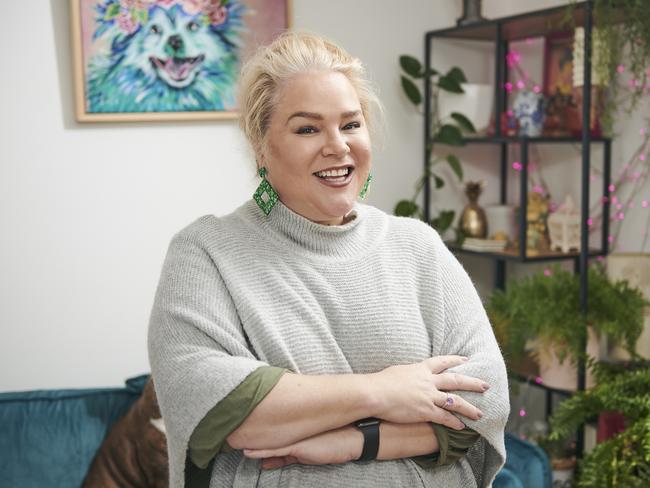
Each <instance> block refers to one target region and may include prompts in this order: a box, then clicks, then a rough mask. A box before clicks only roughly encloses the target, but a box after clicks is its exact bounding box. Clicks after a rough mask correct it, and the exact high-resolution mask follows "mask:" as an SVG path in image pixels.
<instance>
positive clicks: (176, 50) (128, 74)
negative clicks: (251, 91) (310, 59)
mask: <svg viewBox="0 0 650 488" xmlns="http://www.w3.org/2000/svg"><path fill="white" fill-rule="evenodd" d="M289 2H290V0H71V13H72V19H73V29H72V34H73V36H72V37H73V48H74V53H75V79H76V102H77V107H76V108H77V120H79V121H83V122H85V121H128V120H183V119H185V120H192V119H216V118H231V117H235V116H236V112H237V107H236V100H235V90H236V85H237V77H238V73H239V69H240V65H241V60H242V59H244V58H245V57H246V55H248V54H249V53H250V52H252V51H253V50H254V49H255V48H256V47H257V46H259V45H261V44H266V43H268V42H270V41H272V40H273V39H274V38H275V37H276V36H277V35H279V34H280V33H282V32H283V31H284V30H286V29H287V28H289V27H290V23H289V18H290V4H289Z"/></svg>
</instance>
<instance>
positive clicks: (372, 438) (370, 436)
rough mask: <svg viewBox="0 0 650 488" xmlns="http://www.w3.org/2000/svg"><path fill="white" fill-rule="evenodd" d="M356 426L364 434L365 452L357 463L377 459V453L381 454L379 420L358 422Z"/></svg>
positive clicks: (371, 418) (367, 419)
mask: <svg viewBox="0 0 650 488" xmlns="http://www.w3.org/2000/svg"><path fill="white" fill-rule="evenodd" d="M354 425H355V427H356V428H357V429H359V430H360V431H361V432H363V451H362V452H361V457H360V458H359V459H357V462H366V461H372V460H373V459H377V453H378V452H379V419H376V418H374V417H368V418H365V419H361V420H357V421H356V422H355V423H354Z"/></svg>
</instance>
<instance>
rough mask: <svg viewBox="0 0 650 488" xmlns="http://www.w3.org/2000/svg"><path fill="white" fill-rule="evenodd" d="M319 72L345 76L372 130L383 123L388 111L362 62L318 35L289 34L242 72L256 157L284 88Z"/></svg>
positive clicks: (246, 121)
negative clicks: (300, 76)
mask: <svg viewBox="0 0 650 488" xmlns="http://www.w3.org/2000/svg"><path fill="white" fill-rule="evenodd" d="M317 69H320V70H330V71H336V72H339V73H342V74H344V75H345V76H346V77H347V79H348V80H349V81H350V83H351V84H352V86H353V87H354V88H355V90H356V92H357V96H358V97H359V102H360V104H361V110H362V112H363V116H364V118H365V119H366V123H367V124H368V127H369V128H370V129H371V130H372V129H373V128H374V127H375V124H376V123H377V122H379V120H376V121H375V120H373V119H374V118H375V117H376V118H377V119H379V118H381V116H382V114H383V109H382V106H381V103H380V102H379V99H378V97H377V95H376V94H375V92H374V90H373V88H372V86H371V84H370V81H369V80H368V79H366V78H365V68H364V66H363V64H362V63H361V61H360V60H359V59H358V58H354V57H352V56H350V54H348V53H347V52H346V51H345V50H343V49H342V48H341V47H340V46H337V45H336V44H334V43H333V42H331V41H329V40H327V39H325V38H323V37H320V36H318V35H316V34H312V33H309V32H296V31H287V32H285V33H283V34H282V35H280V36H278V37H277V38H276V39H275V40H274V41H273V42H272V43H271V44H269V45H267V46H263V47H261V48H260V49H259V50H258V51H257V52H256V53H255V54H254V55H253V56H252V57H251V58H250V59H249V60H248V61H247V62H246V63H245V64H244V66H243V67H242V70H241V76H240V79H239V95H238V105H239V111H240V115H239V126H240V127H241V129H242V130H243V131H244V134H245V135H246V138H247V139H248V141H249V142H250V144H251V146H252V148H253V151H254V152H255V154H256V156H257V155H259V154H261V153H262V152H263V150H264V146H265V138H266V132H267V129H268V127H269V123H270V120H271V115H272V113H273V109H274V108H275V104H276V102H277V92H278V88H279V87H280V86H281V85H282V83H283V82H285V81H286V80H288V79H289V78H291V77H292V76H294V75H296V74H299V73H304V72H307V71H313V70H317Z"/></svg>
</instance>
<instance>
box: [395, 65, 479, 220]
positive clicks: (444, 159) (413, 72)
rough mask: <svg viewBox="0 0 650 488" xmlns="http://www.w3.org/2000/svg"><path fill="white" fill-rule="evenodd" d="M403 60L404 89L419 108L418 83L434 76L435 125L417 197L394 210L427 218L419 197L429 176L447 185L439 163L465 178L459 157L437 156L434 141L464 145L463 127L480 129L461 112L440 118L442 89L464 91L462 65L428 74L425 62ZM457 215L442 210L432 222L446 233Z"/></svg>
mask: <svg viewBox="0 0 650 488" xmlns="http://www.w3.org/2000/svg"><path fill="white" fill-rule="evenodd" d="M399 62H400V66H401V68H402V75H401V81H402V89H403V90H404V93H405V94H406V96H407V98H408V99H409V100H410V101H411V102H412V103H413V105H415V107H416V108H418V109H419V108H420V106H421V104H422V93H421V91H420V88H419V87H418V86H417V84H416V83H417V82H418V80H423V79H425V78H430V81H431V102H432V103H431V106H432V117H431V121H432V124H431V134H429V135H427V136H426V137H427V147H428V152H429V154H430V155H431V157H430V159H429V161H428V162H427V167H426V169H425V170H424V172H423V174H422V176H420V177H419V178H418V180H417V182H416V184H415V192H414V194H413V196H412V197H411V198H410V199H408V200H406V199H404V200H400V201H399V202H398V203H397V205H396V206H395V210H394V213H395V215H399V216H402V217H418V218H419V219H420V220H424V213H423V211H422V209H421V208H420V206H419V205H418V203H417V199H418V196H419V195H420V192H421V191H422V188H423V187H424V183H425V181H426V180H427V179H429V180H430V181H431V180H433V183H434V187H435V188H436V189H440V188H442V187H443V186H445V180H444V178H443V177H442V176H441V175H440V174H439V173H436V172H435V171H434V170H435V167H436V165H439V164H440V163H447V164H448V165H449V167H450V168H451V169H452V171H453V172H454V174H455V175H456V176H457V177H458V180H459V181H462V180H463V168H462V166H461V163H460V160H459V159H458V157H457V156H455V155H454V154H451V153H449V154H446V155H445V156H436V155H435V154H434V152H433V146H434V143H440V144H445V145H448V146H462V145H464V141H463V133H462V130H464V131H466V132H470V133H474V132H476V129H475V128H474V124H472V122H471V121H470V120H469V119H468V118H467V117H465V116H464V115H463V114H461V113H458V112H451V113H450V115H449V116H448V117H440V112H439V97H440V93H441V91H444V92H448V93H456V94H458V93H464V90H463V87H462V85H463V83H465V82H466V81H467V79H466V78H465V74H464V73H463V71H462V70H461V69H460V68H457V67H453V68H451V69H450V70H449V71H448V72H447V73H446V74H441V73H439V72H438V71H436V70H435V69H430V70H429V71H428V72H426V73H425V71H424V68H423V67H422V63H421V62H420V61H419V60H418V59H416V58H414V57H412V56H406V55H403V56H400V59H399ZM454 217H455V212H454V211H453V210H441V211H440V212H439V213H438V215H437V216H436V217H435V218H434V219H432V220H431V221H430V222H429V224H430V225H431V226H433V227H434V228H435V229H436V230H438V232H440V233H443V232H444V231H446V230H447V229H448V228H449V227H450V226H451V224H452V222H453V221H454Z"/></svg>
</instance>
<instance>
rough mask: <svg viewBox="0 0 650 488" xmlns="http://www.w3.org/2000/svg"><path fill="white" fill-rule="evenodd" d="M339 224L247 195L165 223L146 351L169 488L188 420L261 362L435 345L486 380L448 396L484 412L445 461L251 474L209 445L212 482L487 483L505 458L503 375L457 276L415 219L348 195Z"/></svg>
mask: <svg viewBox="0 0 650 488" xmlns="http://www.w3.org/2000/svg"><path fill="white" fill-rule="evenodd" d="M354 212H355V214H356V218H353V219H352V220H351V221H349V222H348V223H346V224H344V225H340V226H324V225H319V224H316V223H313V222H311V221H309V220H307V219H305V218H303V217H302V216H300V215H298V214H296V213H294V212H292V211H291V210H290V209H288V208H287V207H286V206H284V205H283V204H282V203H281V202H278V204H276V206H275V208H274V209H273V211H272V212H271V213H270V215H268V216H265V215H264V214H263V213H262V212H261V211H260V210H259V209H258V208H257V206H256V205H255V203H254V202H253V201H252V200H251V201H249V202H247V203H245V204H244V205H242V206H241V207H240V208H239V209H237V210H236V211H235V212H233V213H232V214H230V215H228V216H225V217H221V218H217V217H215V216H212V215H206V216H204V217H201V218H199V219H197V220H196V221H195V222H193V223H192V224H190V225H189V226H187V227H186V228H184V229H183V230H181V231H180V232H178V233H177V234H176V235H175V236H174V237H173V239H172V241H171V244H170V246H169V249H168V252H167V257H166V259H165V263H164V265H163V269H162V273H161V277H160V282H159V285H158V289H157V293H156V298H155V302H154V306H153V310H152V313H151V320H150V324H149V336H148V345H149V359H150V362H151V370H152V374H153V377H154V381H155V384H156V392H157V395H158V402H159V404H160V409H161V413H162V416H163V419H164V422H165V427H166V431H167V443H168V451H169V463H170V486H172V487H182V486H183V483H184V474H183V471H184V468H185V460H186V451H187V446H188V440H189V437H190V435H191V434H192V432H193V430H194V428H195V427H196V425H197V424H198V422H199V421H200V420H201V419H202V418H203V417H204V416H205V415H206V413H207V412H208V411H209V410H210V409H211V408H213V407H214V406H215V405H216V404H217V403H218V402H219V401H220V400H221V399H223V398H224V397H225V396H226V395H228V393H230V392H231V391H232V390H233V389H235V388H236V387H237V386H238V385H239V384H240V383H241V382H242V381H243V380H244V379H245V378H246V377H247V376H248V375H249V374H250V373H251V372H252V371H254V370H255V369H256V368H258V367H259V366H262V365H271V366H277V367H280V368H287V369H289V370H291V371H293V372H295V373H300V374H346V373H358V374H365V373H372V372H377V371H380V370H383V369H385V368H387V367H389V366H392V365H395V364H409V363H414V362H417V361H422V360H424V359H426V358H428V357H431V356H437V355H442V354H462V355H466V356H469V358H470V360H469V361H468V362H467V363H465V364H463V365H462V366H459V367H457V368H455V369H454V371H457V372H462V373H464V374H468V375H471V376H475V377H478V378H481V379H483V380H485V381H487V382H488V383H489V384H490V385H491V388H490V389H489V390H488V391H487V392H486V393H484V394H478V393H467V392H460V395H461V396H463V397H464V398H466V399H468V400H469V401H470V402H471V403H473V404H474V405H476V406H478V407H479V408H480V409H481V410H482V411H483V413H484V416H483V418H482V419H481V420H479V421H472V420H469V419H466V418H462V420H463V421H464V422H465V423H466V424H467V426H468V427H470V428H472V429H474V430H475V431H477V432H478V433H479V434H480V435H481V439H480V440H479V441H478V442H477V443H476V444H475V445H474V446H473V447H472V448H471V449H470V450H469V452H468V453H467V456H465V457H464V458H463V459H461V460H460V461H458V462H456V463H454V464H453V465H450V466H441V467H437V468H434V469H423V468H421V467H420V466H418V465H417V464H416V463H415V462H414V461H412V460H411V459H401V460H394V461H377V462H373V463H368V464H356V463H346V464H339V465H324V466H304V465H299V464H297V465H289V466H286V467H284V468H280V469H275V470H260V468H259V463H260V461H259V460H250V459H246V458H245V457H244V456H243V455H242V453H241V452H240V451H234V452H231V453H227V454H219V455H218V456H217V458H216V460H215V462H214V465H213V472H212V479H211V484H210V486H211V488H226V487H237V488H244V487H246V488H250V487H256V486H257V487H262V488H266V487H274V488H275V487H279V488H289V487H301V488H310V487H318V488H322V487H325V486H332V487H334V486H336V487H372V488H389V487H391V488H393V487H399V486H403V487H417V486H421V487H431V488H433V487H441V486H449V487H473V486H489V485H490V484H491V482H492V480H493V479H494V476H495V474H496V473H497V471H498V470H499V468H500V467H501V466H502V465H503V463H504V461H505V448H504V443H503V430H504V426H505V422H506V419H507V417H508V413H509V403H508V389H507V380H506V371H505V366H504V363H503V359H502V357H501V354H500V351H499V348H498V346H497V344H496V341H495V339H494V335H493V333H492V329H491V327H490V324H489V322H488V319H487V317H486V314H485V311H484V309H483V306H482V304H481V302H480V299H479V297H478V295H477V293H476V291H475V289H474V286H473V285H472V282H471V280H470V279H469V277H468V276H467V273H465V271H464V270H463V268H462V267H461V265H460V264H459V263H458V261H457V260H456V259H455V258H454V256H453V255H452V254H451V253H450V252H449V251H448V250H447V248H446V247H445V245H444V243H443V242H442V240H441V239H440V237H439V236H438V234H437V233H436V232H435V231H434V230H433V229H431V228H430V227H429V226H427V225H425V224H423V223H421V222H419V221H416V220H414V219H406V218H398V217H394V216H389V215H387V214H385V213H383V212H381V211H380V210H378V209H375V208H373V207H370V206H366V205H362V204H357V205H356V206H355V210H354Z"/></svg>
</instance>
